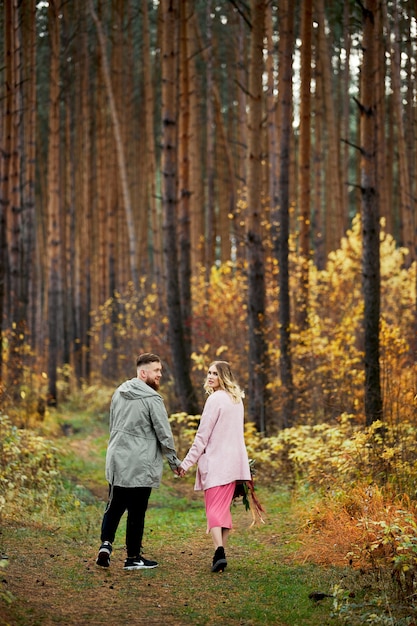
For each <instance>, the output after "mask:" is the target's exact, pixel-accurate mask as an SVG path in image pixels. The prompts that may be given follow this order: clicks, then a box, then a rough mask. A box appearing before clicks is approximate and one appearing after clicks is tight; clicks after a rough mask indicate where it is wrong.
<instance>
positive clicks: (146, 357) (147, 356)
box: [136, 352, 161, 367]
mask: <svg viewBox="0 0 417 626" xmlns="http://www.w3.org/2000/svg"><path fill="white" fill-rule="evenodd" d="M160 362H161V359H160V358H159V356H158V355H157V354H152V352H144V353H143V354H140V355H139V356H138V358H137V359H136V367H140V366H141V365H148V364H149V363H160Z"/></svg>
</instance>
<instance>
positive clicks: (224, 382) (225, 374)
mask: <svg viewBox="0 0 417 626" xmlns="http://www.w3.org/2000/svg"><path fill="white" fill-rule="evenodd" d="M213 365H214V366H215V368H216V370H217V373H218V375H219V383H220V389H224V391H227V393H230V395H231V396H232V398H233V402H236V403H237V402H240V401H241V400H242V398H244V397H245V393H244V391H243V390H242V389H241V388H240V387H239V385H238V384H237V382H236V379H235V377H234V375H233V372H232V370H231V369H230V364H229V363H228V362H227V361H213V362H212V363H210V365H209V369H210V367H212V366H213ZM204 389H205V390H206V392H207V393H208V394H211V393H213V389H212V388H211V387H210V386H209V385H208V384H207V379H206V382H205V383H204Z"/></svg>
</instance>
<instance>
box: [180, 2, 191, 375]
mask: <svg viewBox="0 0 417 626" xmlns="http://www.w3.org/2000/svg"><path fill="white" fill-rule="evenodd" d="M189 4H190V3H189V2H188V0H182V2H180V72H179V75H180V80H179V83H180V93H179V107H180V120H179V137H180V141H179V150H178V161H179V166H180V167H179V188H180V194H179V207H178V208H179V211H178V217H179V220H178V235H179V282H180V295H181V313H182V317H183V322H184V351H185V354H186V358H187V361H189V363H190V364H191V351H192V341H191V339H192V338H191V320H192V306H191V241H190V197H191V194H192V189H191V188H190V161H189V145H190V92H191V85H190V81H189V62H190V60H189V59H190V53H189V12H190V6H189Z"/></svg>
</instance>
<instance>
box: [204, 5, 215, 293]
mask: <svg viewBox="0 0 417 626" xmlns="http://www.w3.org/2000/svg"><path fill="white" fill-rule="evenodd" d="M206 36H207V43H206V45H207V48H208V50H209V52H208V54H207V55H206V84H207V98H206V119H207V123H206V145H207V150H206V171H207V174H206V179H207V192H206V215H205V218H206V219H205V237H204V241H205V259H204V262H205V267H206V279H207V282H208V281H209V277H210V271H211V268H212V266H213V265H214V261H215V233H216V225H215V212H214V161H215V158H214V149H215V146H214V136H215V132H214V105H213V54H212V46H213V41H212V20H211V0H207V2H206Z"/></svg>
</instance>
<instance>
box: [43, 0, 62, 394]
mask: <svg viewBox="0 0 417 626" xmlns="http://www.w3.org/2000/svg"><path fill="white" fill-rule="evenodd" d="M48 28H49V38H50V46H51V57H50V59H51V61H50V71H49V76H50V86H49V144H48V204H47V215H48V243H47V250H48V312H47V316H46V319H47V321H48V338H49V346H48V348H49V350H48V403H49V404H50V405H55V404H56V403H57V400H58V396H57V369H58V367H59V365H60V347H61V342H60V338H61V337H62V331H63V324H62V300H63V298H62V267H61V224H60V221H61V214H62V212H61V206H60V171H59V164H60V141H59V140H60V136H59V135H60V133H59V96H60V93H59V53H60V30H59V29H60V18H59V5H58V2H57V0H50V2H49V7H48Z"/></svg>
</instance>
